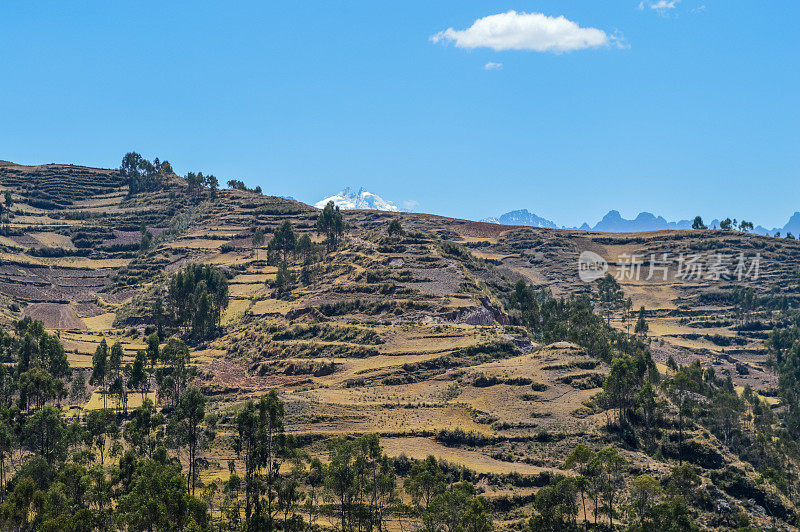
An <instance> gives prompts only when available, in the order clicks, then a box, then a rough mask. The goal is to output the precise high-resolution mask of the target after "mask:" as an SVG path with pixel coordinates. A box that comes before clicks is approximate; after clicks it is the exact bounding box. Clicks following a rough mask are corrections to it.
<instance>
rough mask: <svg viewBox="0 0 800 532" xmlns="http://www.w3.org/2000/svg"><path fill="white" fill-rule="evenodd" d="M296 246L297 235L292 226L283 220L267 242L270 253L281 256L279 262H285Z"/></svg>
mask: <svg viewBox="0 0 800 532" xmlns="http://www.w3.org/2000/svg"><path fill="white" fill-rule="evenodd" d="M296 246H297V235H296V234H295V232H294V229H293V228H292V224H291V223H290V222H289V221H288V220H284V221H283V222H281V224H280V225H279V226H278V227H277V228H276V229H275V232H274V233H273V234H272V240H270V242H269V248H270V250H272V251H275V252H278V253H280V254H281V261H282V262H286V261H287V259H288V256H289V255H290V254H291V253H294V250H295V247H296Z"/></svg>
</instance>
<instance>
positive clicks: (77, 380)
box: [69, 369, 89, 406]
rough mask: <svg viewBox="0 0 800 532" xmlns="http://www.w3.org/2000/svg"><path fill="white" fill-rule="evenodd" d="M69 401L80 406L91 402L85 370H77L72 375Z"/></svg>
mask: <svg viewBox="0 0 800 532" xmlns="http://www.w3.org/2000/svg"><path fill="white" fill-rule="evenodd" d="M69 399H70V401H72V402H73V403H75V404H77V405H79V406H80V405H83V404H84V403H85V402H86V401H87V400H89V390H88V389H87V388H86V376H85V375H84V372H83V370H80V369H76V370H74V372H73V374H72V386H71V388H70V391H69Z"/></svg>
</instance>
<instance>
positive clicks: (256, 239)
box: [253, 227, 265, 260]
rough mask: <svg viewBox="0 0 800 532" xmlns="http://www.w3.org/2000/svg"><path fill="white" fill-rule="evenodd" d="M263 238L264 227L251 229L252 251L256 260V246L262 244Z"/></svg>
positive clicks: (258, 246)
mask: <svg viewBox="0 0 800 532" xmlns="http://www.w3.org/2000/svg"><path fill="white" fill-rule="evenodd" d="M264 239H265V236H264V229H262V228H261V227H256V228H255V229H253V252H254V253H255V255H256V260H258V248H260V247H261V246H263V245H264Z"/></svg>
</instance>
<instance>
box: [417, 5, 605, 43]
mask: <svg viewBox="0 0 800 532" xmlns="http://www.w3.org/2000/svg"><path fill="white" fill-rule="evenodd" d="M431 41H432V42H434V43H439V42H451V41H452V42H454V43H455V45H456V46H458V47H459V48H470V49H471V48H491V49H492V50H496V51H499V50H534V51H537V52H554V53H560V52H570V51H573V50H583V49H586V48H598V47H601V46H609V45H610V44H615V45H618V44H619V43H620V41H619V39H618V38H617V37H614V36H610V35H608V34H607V33H606V32H604V31H603V30H600V29H597V28H581V27H580V26H578V24H577V23H575V22H572V21H571V20H567V19H566V18H564V17H563V16H560V17H550V16H547V15H544V14H542V13H517V12H516V11H509V12H507V13H498V14H497V15H489V16H487V17H483V18H479V19H478V20H476V21H475V22H473V23H472V26H470V27H469V28H467V29H465V30H454V29H453V28H448V29H446V30H444V31H440V32H439V33H437V34H436V35H433V36H432V37H431Z"/></svg>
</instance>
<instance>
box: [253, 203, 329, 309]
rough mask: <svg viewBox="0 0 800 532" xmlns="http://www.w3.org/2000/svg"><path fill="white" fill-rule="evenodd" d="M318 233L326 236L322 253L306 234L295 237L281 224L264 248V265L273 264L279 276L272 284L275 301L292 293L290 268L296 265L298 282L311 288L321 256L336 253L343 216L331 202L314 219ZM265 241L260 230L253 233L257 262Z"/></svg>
mask: <svg viewBox="0 0 800 532" xmlns="http://www.w3.org/2000/svg"><path fill="white" fill-rule="evenodd" d="M316 229H317V233H318V234H321V235H325V246H324V249H319V246H318V245H317V244H315V243H314V242H313V241H312V240H311V237H310V236H309V235H308V234H303V235H301V236H298V234H297V233H296V232H295V230H294V228H293V227H292V224H291V222H289V221H288V220H284V221H283V222H281V224H280V225H278V227H276V228H275V231H274V232H273V234H272V237H271V238H270V241H269V243H268V244H267V262H268V263H269V264H276V265H277V266H278V272H277V274H276V278H275V281H274V282H273V283H272V285H273V287H274V288H275V297H277V298H284V297H286V296H287V295H289V294H290V293H291V290H292V287H293V286H294V284H295V281H296V275H295V273H294V271H293V270H292V266H294V265H295V264H296V263H298V262H299V265H300V276H299V277H300V282H302V283H303V284H310V283H311V282H312V281H313V279H314V277H315V275H316V271H317V268H316V264H317V262H318V261H319V260H320V258H321V256H322V255H323V254H324V252H328V253H330V252H333V251H336V250H337V249H338V247H339V240H340V239H341V236H342V234H343V233H344V222H343V220H342V213H341V211H340V210H339V208H338V207H335V206H334V204H333V202H332V201H331V202H329V203H328V205H326V206H325V208H324V209H323V210H322V212H321V213H320V214H319V217H318V218H317V226H316ZM265 241H266V233H265V232H264V230H263V229H262V228H261V227H256V228H254V229H253V238H252V242H253V252H254V253H255V254H256V259H258V250H259V248H260V247H261V246H263V244H264V242H265Z"/></svg>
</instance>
